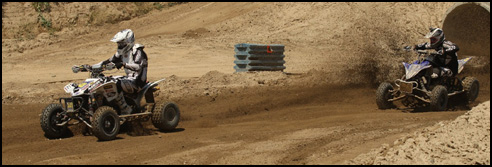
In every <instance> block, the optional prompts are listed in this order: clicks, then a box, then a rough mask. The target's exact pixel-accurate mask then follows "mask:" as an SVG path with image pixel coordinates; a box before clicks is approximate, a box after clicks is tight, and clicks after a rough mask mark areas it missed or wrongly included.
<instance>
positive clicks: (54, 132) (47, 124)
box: [40, 103, 68, 139]
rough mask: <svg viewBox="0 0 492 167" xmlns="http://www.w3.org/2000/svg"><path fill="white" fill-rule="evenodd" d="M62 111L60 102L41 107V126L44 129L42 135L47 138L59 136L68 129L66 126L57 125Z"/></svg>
mask: <svg viewBox="0 0 492 167" xmlns="http://www.w3.org/2000/svg"><path fill="white" fill-rule="evenodd" d="M61 112H63V107H62V106H61V104H57V103H56V104H50V105H48V106H46V108H44V109H43V111H42V113H41V120H40V122H41V128H42V129H43V131H44V136H45V137H47V138H49V139H56V138H60V137H62V136H63V134H65V133H66V132H67V130H68V128H67V126H57V125H56V124H57V122H58V123H59V120H60V119H61V118H60V117H61V115H60V113H61Z"/></svg>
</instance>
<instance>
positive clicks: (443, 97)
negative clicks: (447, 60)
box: [430, 85, 448, 111]
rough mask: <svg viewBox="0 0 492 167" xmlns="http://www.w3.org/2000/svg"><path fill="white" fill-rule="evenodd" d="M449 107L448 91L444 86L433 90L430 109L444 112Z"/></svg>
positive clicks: (438, 86)
mask: <svg viewBox="0 0 492 167" xmlns="http://www.w3.org/2000/svg"><path fill="white" fill-rule="evenodd" d="M447 105H448V90H447V89H446V87H444V86H442V85H437V86H436V87H434V89H432V92H431V96H430V107H431V110H434V111H444V110H446V107H447Z"/></svg>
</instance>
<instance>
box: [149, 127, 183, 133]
mask: <svg viewBox="0 0 492 167" xmlns="http://www.w3.org/2000/svg"><path fill="white" fill-rule="evenodd" d="M184 130H185V129H184V128H176V129H173V130H170V131H163V130H156V131H159V132H161V133H176V132H182V131H184Z"/></svg>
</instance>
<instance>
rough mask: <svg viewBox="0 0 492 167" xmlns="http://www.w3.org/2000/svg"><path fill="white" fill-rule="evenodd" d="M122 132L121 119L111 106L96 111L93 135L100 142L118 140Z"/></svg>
mask: <svg viewBox="0 0 492 167" xmlns="http://www.w3.org/2000/svg"><path fill="white" fill-rule="evenodd" d="M119 131H120V117H119V116H118V114H117V113H116V111H115V110H114V109H113V108H111V107H109V106H102V107H99V108H98V109H97V110H96V113H95V114H94V118H93V119H92V133H93V134H94V136H96V137H97V138H98V139H99V140H102V141H108V140H113V139H115V138H116V135H117V134H118V132H119Z"/></svg>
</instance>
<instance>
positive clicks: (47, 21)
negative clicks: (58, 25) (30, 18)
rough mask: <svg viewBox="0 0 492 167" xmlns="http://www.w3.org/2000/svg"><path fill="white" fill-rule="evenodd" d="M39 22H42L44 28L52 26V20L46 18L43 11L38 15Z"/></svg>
mask: <svg viewBox="0 0 492 167" xmlns="http://www.w3.org/2000/svg"><path fill="white" fill-rule="evenodd" d="M38 22H41V26H43V27H44V28H47V29H50V28H51V20H46V19H45V18H44V17H43V15H41V13H40V14H39V15H38Z"/></svg>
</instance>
